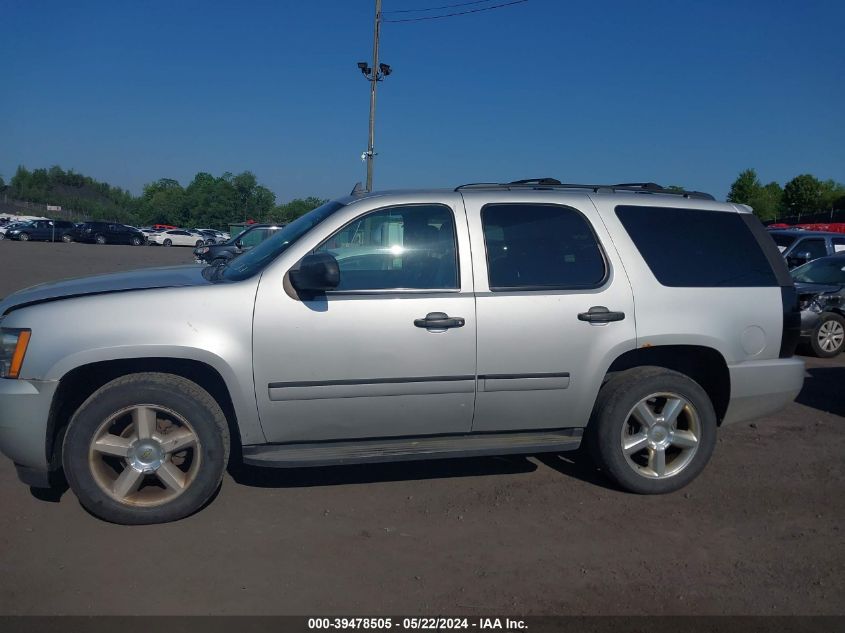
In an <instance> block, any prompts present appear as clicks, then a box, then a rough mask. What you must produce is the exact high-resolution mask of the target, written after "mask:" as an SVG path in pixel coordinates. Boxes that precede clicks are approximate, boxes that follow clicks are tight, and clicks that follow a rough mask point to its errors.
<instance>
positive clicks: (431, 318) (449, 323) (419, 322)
mask: <svg viewBox="0 0 845 633" xmlns="http://www.w3.org/2000/svg"><path fill="white" fill-rule="evenodd" d="M465 323H466V321H465V320H464V319H462V318H461V317H450V316H449V315H448V314H446V313H445V312H429V313H428V314H426V315H425V318H424V319H414V325H416V326H417V327H424V328H426V329H430V330H445V329H448V328H451V327H463V326H464V324H465Z"/></svg>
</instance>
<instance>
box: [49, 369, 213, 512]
mask: <svg viewBox="0 0 845 633" xmlns="http://www.w3.org/2000/svg"><path fill="white" fill-rule="evenodd" d="M228 451H229V432H228V427H227V424H226V419H225V417H224V415H223V412H222V411H221V409H220V406H219V405H218V404H217V402H216V401H215V400H214V398H212V397H211V395H209V393H208V392H207V391H205V390H204V389H202V388H201V387H199V386H198V385H197V384H195V383H193V382H191V381H190V380H187V379H185V378H183V377H181V376H176V375H172V374H164V373H139V374H131V375H128V376H123V377H121V378H117V379H115V380H112V381H111V382H109V383H107V384H106V385H105V386H103V387H102V388H100V389H99V390H97V391H96V392H95V393H94V394H93V395H92V396H90V397H89V398H88V399H87V400H86V401H85V402H84V403H83V405H82V406H81V407H80V408H79V410H78V411H77V412H76V413H75V414H74V416H73V418H72V420H71V422H70V425H69V426H68V430H67V434H66V435H65V440H64V446H63V456H62V461H63V465H64V469H65V474H66V476H67V480H68V483H69V484H70V487H71V489H72V490H73V491H74V493H76V495H77V497H78V498H79V501H80V502H81V503H82V505H83V506H84V507H85V508H86V509H87V510H88V511H89V512H91V513H92V514H94V515H96V516H98V517H100V518H101V519H105V520H106V521H111V522H114V523H122V524H127V525H128V524H147V523H165V522H168V521H175V520H178V519H181V518H183V517H186V516H188V515H190V514H192V513H194V512H196V511H197V510H199V509H200V508H201V507H202V506H203V505H204V504H205V503H206V502H207V501H208V500H209V499H210V498H211V496H212V495H213V494H214V492H215V491H216V490H217V488H218V487H219V486H220V482H221V480H222V477H223V470H224V468H225V465H226V461H227V459H228Z"/></svg>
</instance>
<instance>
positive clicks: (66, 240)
mask: <svg viewBox="0 0 845 633" xmlns="http://www.w3.org/2000/svg"><path fill="white" fill-rule="evenodd" d="M62 241H63V242H64V243H65V244H70V243H71V242H72V241H73V238H72V237H71V236H70V235H68V234H64V235H62Z"/></svg>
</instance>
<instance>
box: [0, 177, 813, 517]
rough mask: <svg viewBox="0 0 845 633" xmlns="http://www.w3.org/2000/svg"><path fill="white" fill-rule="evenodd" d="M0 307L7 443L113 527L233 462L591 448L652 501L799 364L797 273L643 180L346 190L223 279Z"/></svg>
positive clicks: (16, 301)
mask: <svg viewBox="0 0 845 633" xmlns="http://www.w3.org/2000/svg"><path fill="white" fill-rule="evenodd" d="M0 315H2V324H1V325H2V354H0V371H2V375H3V376H4V378H3V379H2V380H0V449H2V451H3V453H5V454H6V455H7V456H8V457H10V458H11V459H12V460H14V462H15V464H16V465H17V470H18V474H19V477H20V478H21V480H23V481H24V482H25V483H27V484H29V485H31V486H48V485H50V483H51V481H53V480H54V475H56V474H58V473H59V472H60V471H62V470H63V471H64V475H65V477H66V478H67V481H68V482H69V484H70V487H71V488H72V489H73V491H74V492H75V493H76V495H77V496H78V498H79V499H80V501H81V502H82V504H83V505H84V506H85V507H86V508H88V509H89V510H90V511H91V512H92V513H94V514H96V515H97V516H99V517H102V518H103V519H106V520H109V521H114V522H118V523H156V522H163V521H171V520H174V519H179V518H181V517H184V516H186V515H188V514H190V513H192V512H194V511H196V510H197V509H198V508H200V507H202V505H203V504H204V503H205V502H206V501H208V500H209V499H210V498H211V496H212V495H213V494H214V492H215V490H216V489H217V488H218V486H219V485H220V482H221V479H222V476H223V471H224V469H225V468H226V466H227V463H228V462H229V461H230V460H233V461H234V460H237V461H238V462H239V463H240V462H242V463H246V464H250V465H253V466H271V467H300V466H324V465H329V464H350V463H360V462H376V461H392V460H408V459H431V458H439V457H459V456H467V455H492V454H507V453H516V454H532V453H547V452H558V451H569V450H575V449H578V448H579V447H581V446H582V444H583V445H584V446H586V447H589V449H590V450H591V452H592V454H593V455H594V456H595V459H596V460H597V462H598V464H599V465H600V467H601V468H602V469H603V470H604V471H605V472H606V473H607V475H608V476H609V477H610V478H611V479H612V480H613V481H615V482H616V484H618V485H619V486H620V487H622V488H624V489H626V490H630V491H633V492H637V493H665V492H669V491H673V490H676V489H678V488H680V487H682V486H684V485H686V484H687V483H689V482H690V481H691V480H692V479H693V478H695V477H696V476H697V475H698V474H699V473H700V472H701V470H702V469H703V468H704V466H705V464H706V463H707V461H708V460H709V458H710V455H711V453H712V452H713V447H714V446H715V442H716V432H717V427H718V426H719V425H722V424H727V423H731V422H736V421H739V420H747V419H749V418H752V417H756V416H762V415H766V414H769V413H771V412H773V411H775V410H777V409H779V408H780V407H782V406H784V405H785V404H787V403H788V402H790V401H791V400H792V399H793V398H794V397H795V396H796V395H797V393H798V391H799V390H800V389H801V385H802V381H803V376H804V365H803V362H802V361H800V360H797V359H794V358H792V353H793V349H794V347H795V344H796V341H797V337H798V334H799V329H800V317H799V313H798V306H797V302H796V295H795V290H794V288H793V285H792V280H791V278H790V276H789V274H788V273H787V269H786V266H785V264H784V261H783V259H782V258H781V257H780V255H779V253H778V249H777V248H776V246H775V244H774V242H773V241H772V239H771V238H770V237H769V236H768V235H767V234H766V232H765V230H764V229H763V227H762V226H761V225H760V223H759V222H758V221H757V220H756V218H755V217H754V216H753V215H752V214H751V213H750V212H749V209H748V208H747V207H743V206H741V205H733V204H726V203H721V202H716V201H714V200H713V198H712V197H711V196H709V195H707V194H701V193H697V192H683V191H680V192H679V191H669V190H665V189H662V188H660V187H658V186H656V185H653V184H650V183H644V184H627V185H610V186H600V185H564V184H561V183H559V182H558V181H556V180H552V179H538V180H527V181H517V182H514V183H507V184H479V185H465V186H461V187H458V188H457V189H455V190H448V191H442V190H437V191H435V190H428V191H404V192H386V193H372V194H355V195H350V196H348V197H346V198H343V199H340V200H336V201H333V202H329V203H327V204H325V205H323V206H322V207H319V208H317V209H315V210H314V211H311V212H310V213H308V214H307V215H305V216H303V217H301V218H299V219H298V220H296V221H294V222H292V223H291V224H289V225H287V226H286V227H285V228H284V229H282V230H280V231H279V232H278V233H277V234H276V235H275V236H273V237H272V238H270V239H269V240H267V241H265V242H263V243H262V244H260V245H258V246H256V247H255V248H254V249H252V250H250V251H249V252H248V253H246V254H244V255H242V256H240V257H238V258H236V259H234V260H233V261H231V262H230V263H228V264H227V265H225V266H216V267H202V266H193V265H192V266H184V267H175V268H160V269H148V270H140V271H135V272H129V273H117V274H113V275H101V276H97V277H88V278H83V279H76V280H70V281H64V282H59V283H54V284H45V285H40V286H35V287H33V288H30V289H27V290H23V291H20V292H18V293H15V294H13V295H11V296H9V297H6V298H5V300H4V301H2V303H0ZM66 324H73V335H72V336H69V335H68V334H67V332H66V330H65V329H64V327H63V326H66Z"/></svg>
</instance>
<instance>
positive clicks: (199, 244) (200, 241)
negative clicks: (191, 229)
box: [194, 240, 205, 248]
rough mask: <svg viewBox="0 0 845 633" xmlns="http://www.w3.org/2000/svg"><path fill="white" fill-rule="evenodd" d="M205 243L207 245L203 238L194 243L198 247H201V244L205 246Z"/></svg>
mask: <svg viewBox="0 0 845 633" xmlns="http://www.w3.org/2000/svg"><path fill="white" fill-rule="evenodd" d="M204 245H205V242H203V241H202V240H197V243H196V244H194V246H196V247H197V248H199V247H200V246H204Z"/></svg>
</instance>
